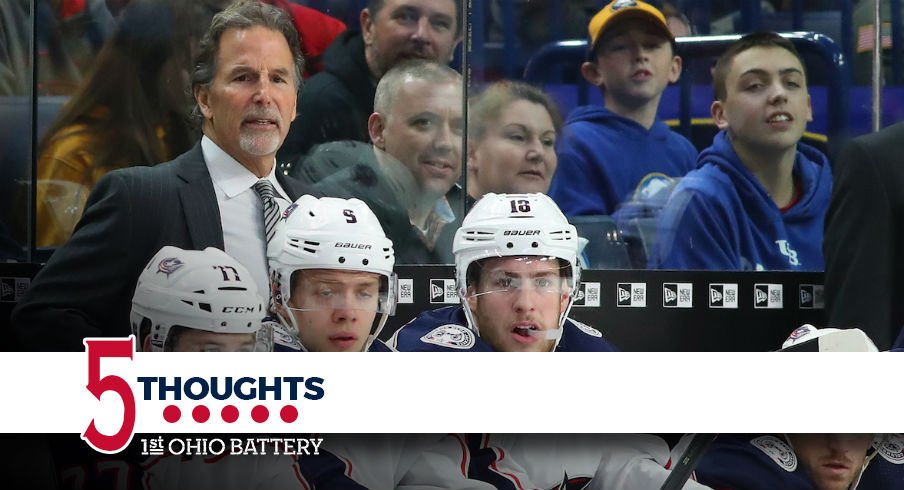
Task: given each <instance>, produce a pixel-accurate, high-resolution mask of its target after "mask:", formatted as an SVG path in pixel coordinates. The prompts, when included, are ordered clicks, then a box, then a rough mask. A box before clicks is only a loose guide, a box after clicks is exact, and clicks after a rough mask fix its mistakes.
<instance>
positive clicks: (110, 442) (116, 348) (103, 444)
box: [82, 336, 135, 454]
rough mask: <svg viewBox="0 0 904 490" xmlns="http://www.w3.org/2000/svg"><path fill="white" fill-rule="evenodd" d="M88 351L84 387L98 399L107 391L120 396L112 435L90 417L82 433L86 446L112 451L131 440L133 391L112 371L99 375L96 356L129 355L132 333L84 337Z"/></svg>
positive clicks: (108, 452) (133, 417) (132, 349)
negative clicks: (119, 413) (117, 422)
mask: <svg viewBox="0 0 904 490" xmlns="http://www.w3.org/2000/svg"><path fill="white" fill-rule="evenodd" d="M84 342H85V349H86V351H87V353H88V386H87V388H88V391H90V392H91V394H92V395H94V397H95V398H97V399H98V400H100V396H101V395H103V394H104V393H106V392H108V391H112V392H113V393H116V394H117V395H119V398H120V399H121V400H122V425H121V426H120V427H119V431H117V432H116V433H115V434H113V435H107V434H102V433H101V432H100V431H99V430H97V427H96V426H95V425H94V419H91V424H89V425H88V428H87V429H86V430H85V432H84V433H83V434H82V439H84V440H85V441H86V442H87V443H88V445H89V446H91V447H92V448H94V449H95V450H96V451H100V452H102V453H106V454H113V453H118V452H119V451H122V450H123V449H124V448H125V447H126V446H128V445H129V442H131V441H132V435H133V429H134V428H135V395H134V394H133V393H132V388H131V387H130V386H129V383H128V382H126V380H124V379H122V378H120V377H119V376H115V375H112V374H111V375H107V376H104V377H103V378H101V377H100V360H101V359H103V358H105V357H108V358H109V357H127V358H129V359H132V353H133V352H134V348H133V342H134V336H129V338H127V339H85V340H84Z"/></svg>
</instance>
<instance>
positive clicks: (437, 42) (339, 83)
mask: <svg viewBox="0 0 904 490" xmlns="http://www.w3.org/2000/svg"><path fill="white" fill-rule="evenodd" d="M460 17H461V2H460V0H440V1H436V0H368V2H367V7H366V8H364V9H363V10H362V11H361V15H360V20H361V32H350V31H347V32H345V33H343V34H342V35H340V36H339V37H337V38H336V40H335V41H333V43H332V44H331V45H330V47H329V48H328V49H327V51H326V53H324V55H323V65H324V71H322V72H320V73H318V74H317V75H315V76H313V77H312V78H311V79H310V80H308V81H307V83H306V85H305V87H304V90H302V91H301V94H300V97H299V100H298V107H299V115H300V116H301V117H299V118H298V119H297V120H296V121H295V124H293V125H292V127H291V129H290V131H289V135H288V137H287V138H286V142H285V144H284V145H283V147H282V149H281V150H280V153H279V161H280V162H288V161H296V160H297V158H298V157H299V156H301V155H303V154H305V153H307V151H308V150H309V149H310V148H311V147H312V146H313V145H315V144H318V143H324V142H328V141H337V140H356V141H364V142H369V141H370V138H369V136H368V132H367V118H368V117H370V115H371V113H372V112H373V108H374V106H373V101H374V93H375V91H376V88H377V82H379V81H380V78H382V77H383V74H384V73H386V72H387V71H389V69H390V68H392V67H393V66H395V65H396V63H398V62H399V61H402V60H406V59H413V58H421V59H426V60H431V61H437V62H440V63H448V62H449V61H450V60H451V59H452V52H453V51H454V49H455V46H456V45H457V44H458V42H459V41H460V40H461V21H460Z"/></svg>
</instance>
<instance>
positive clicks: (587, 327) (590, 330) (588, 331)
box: [571, 320, 603, 338]
mask: <svg viewBox="0 0 904 490" xmlns="http://www.w3.org/2000/svg"><path fill="white" fill-rule="evenodd" d="M571 323H574V326H575V327H578V330H580V331H582V332H584V333H586V334H587V335H589V336H591V337H600V338H602V337H603V333H602V332H600V331H599V330H597V329H595V328H593V327H591V326H590V325H587V324H585V323H581V322H579V321H577V320H571Z"/></svg>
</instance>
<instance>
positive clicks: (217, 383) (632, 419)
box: [0, 352, 904, 435]
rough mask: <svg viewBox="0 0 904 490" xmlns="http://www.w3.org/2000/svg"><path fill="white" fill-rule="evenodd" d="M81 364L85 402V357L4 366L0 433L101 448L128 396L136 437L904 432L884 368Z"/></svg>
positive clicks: (826, 359) (388, 357) (29, 358)
mask: <svg viewBox="0 0 904 490" xmlns="http://www.w3.org/2000/svg"><path fill="white" fill-rule="evenodd" d="M97 357H98V359H97V362H98V367H99V372H98V373H96V379H95V380H94V383H93V385H94V389H95V392H97V393H102V394H101V397H100V400H98V399H96V398H95V397H94V396H93V395H92V393H91V392H90V391H89V390H88V388H87V386H88V385H89V368H88V365H89V362H88V355H87V354H86V353H5V354H4V355H3V356H2V357H0V369H2V370H3V373H4V376H3V379H2V381H0V384H2V387H0V389H2V392H3V393H5V396H4V403H3V404H2V407H3V408H2V411H3V413H2V417H0V432H3V433H83V432H85V431H86V429H87V428H88V427H89V425H90V424H91V422H92V420H93V421H94V424H95V427H96V429H97V432H99V433H100V434H106V435H112V434H116V433H117V432H118V431H125V429H124V425H127V423H126V424H124V417H123V407H124V406H125V405H128V404H129V401H128V400H127V399H128V398H129V397H130V396H131V397H133V398H134V402H133V407H134V410H133V413H134V427H133V428H131V430H130V431H125V432H132V433H151V434H166V433H211V434H214V433H239V432H248V433H298V434H310V433H425V432H442V433H446V432H478V433H482V432H496V433H585V432H619V433H631V432H648V433H650V432H651V433H690V432H707V433H708V432H748V433H754V432H756V433H759V432H771V433H785V432H900V431H902V430H904V417H902V416H901V411H900V409H899V407H900V390H899V389H897V387H899V386H900V366H901V360H902V359H904V357H902V354H896V353H825V352H824V353H692V354H689V353H611V354H610V353H605V354H604V353H556V354H555V355H551V354H503V353H387V354H372V353H371V354H336V353H330V354H314V353H298V354H294V353H199V354H195V353H137V354H134V356H133V358H132V359H129V358H127V357H126V358H112V357H106V356H101V355H99V356H97ZM105 377H106V379H105ZM117 377H118V378H121V379H122V380H124V381H125V382H126V383H127V384H122V385H121V386H120V387H118V388H117V387H116V385H115V384H111V383H110V380H111V379H113V378H117ZM125 386H128V389H127V390H124V389H123V387H125ZM105 389H106V391H105ZM126 391H127V392H126ZM177 397H178V399H177ZM193 398H194V399H193ZM124 399H125V400H126V402H125V403H124V401H123V400H124ZM229 407H231V408H229ZM260 407H263V408H260ZM287 407H289V408H287ZM126 418H128V417H126ZM168 419H169V420H168ZM126 428H127V427H126ZM121 435H122V434H121Z"/></svg>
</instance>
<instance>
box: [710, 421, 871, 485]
mask: <svg viewBox="0 0 904 490" xmlns="http://www.w3.org/2000/svg"><path fill="white" fill-rule="evenodd" d="M873 436H874V435H873V434H788V435H764V434H754V435H732V434H724V435H720V436H719V437H718V438H717V439H716V440H715V441H714V442H713V444H712V445H711V446H710V447H709V449H708V450H707V451H706V453H705V454H704V455H703V457H702V458H701V460H700V463H699V464H698V465H697V469H696V474H697V480H698V481H699V482H700V483H703V484H704V485H709V486H711V487H713V488H719V489H727V490H767V489H768V490H772V489H776V488H782V489H785V490H811V489H812V490H852V489H853V488H855V487H857V482H858V481H859V479H860V475H861V474H862V473H863V470H864V469H865V468H866V467H867V465H868V464H869V462H870V459H872V457H873V456H874V455H875V451H874V450H872V449H871V448H870V444H871V442H872V440H873Z"/></svg>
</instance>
